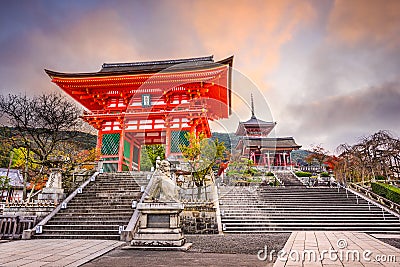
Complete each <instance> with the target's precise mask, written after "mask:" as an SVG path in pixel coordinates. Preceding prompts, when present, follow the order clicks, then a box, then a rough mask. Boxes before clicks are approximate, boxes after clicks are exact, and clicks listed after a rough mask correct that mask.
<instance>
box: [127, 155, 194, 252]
mask: <svg viewBox="0 0 400 267" xmlns="http://www.w3.org/2000/svg"><path fill="white" fill-rule="evenodd" d="M157 165H158V168H157V170H156V173H155V175H154V177H153V179H152V180H151V181H150V182H151V183H152V185H151V186H150V191H149V192H148V194H149V195H148V196H147V197H146V198H145V201H144V202H143V203H139V204H138V206H137V209H138V211H139V221H138V226H137V231H136V232H135V233H134V235H133V239H132V241H131V248H140V249H143V248H147V249H162V250H187V249H189V248H190V246H191V245H192V244H191V243H186V239H185V237H184V235H183V232H182V229H181V227H180V218H179V214H180V213H181V212H182V211H183V208H184V206H183V204H182V203H180V202H179V200H178V190H177V188H176V185H175V183H174V182H173V181H172V180H171V175H170V169H169V162H168V161H166V160H163V161H161V162H158V164H157Z"/></svg>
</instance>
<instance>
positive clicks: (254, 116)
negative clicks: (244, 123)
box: [251, 94, 256, 119]
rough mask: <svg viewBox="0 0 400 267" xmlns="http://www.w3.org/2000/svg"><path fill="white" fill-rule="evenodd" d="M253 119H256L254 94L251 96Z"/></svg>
mask: <svg viewBox="0 0 400 267" xmlns="http://www.w3.org/2000/svg"><path fill="white" fill-rule="evenodd" d="M251 118H252V119H255V118H256V115H255V114H254V100H253V94H251Z"/></svg>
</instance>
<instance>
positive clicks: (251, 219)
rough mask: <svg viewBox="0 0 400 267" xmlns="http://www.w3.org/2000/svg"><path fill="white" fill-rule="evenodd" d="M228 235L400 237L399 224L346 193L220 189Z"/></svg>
mask: <svg viewBox="0 0 400 267" xmlns="http://www.w3.org/2000/svg"><path fill="white" fill-rule="evenodd" d="M219 191H220V192H219V194H220V200H219V201H220V209H221V219H222V224H223V228H224V229H225V230H224V232H226V233H266V232H291V231H301V230H312V231H325V230H326V231H358V232H368V233H396V234H400V220H399V218H398V217H396V216H394V215H393V214H391V213H388V212H386V211H384V212H383V211H382V209H381V208H379V207H377V206H375V205H372V204H368V202H367V201H366V200H364V199H362V198H360V197H357V196H356V195H355V194H352V193H351V192H348V193H346V190H345V189H340V191H339V193H338V189H337V188H327V187H325V188H323V187H315V188H307V187H300V186H292V187H276V188H273V187H259V188H257V189H255V188H254V187H253V188H251V187H234V186H231V187H230V186H226V187H220V190H219Z"/></svg>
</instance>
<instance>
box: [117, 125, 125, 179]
mask: <svg viewBox="0 0 400 267" xmlns="http://www.w3.org/2000/svg"><path fill="white" fill-rule="evenodd" d="M121 127H122V130H121V133H120V137H119V150H118V169H117V171H118V172H122V165H123V162H124V140H125V127H124V125H121Z"/></svg>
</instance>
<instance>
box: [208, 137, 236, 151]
mask: <svg viewBox="0 0 400 267" xmlns="http://www.w3.org/2000/svg"><path fill="white" fill-rule="evenodd" d="M211 139H212V140H215V139H218V140H219V141H220V142H224V144H225V147H226V148H227V149H228V150H229V151H231V149H232V148H233V149H235V147H236V145H237V143H238V142H239V137H238V136H236V135H235V134H234V133H218V132H213V133H212V135H211Z"/></svg>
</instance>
